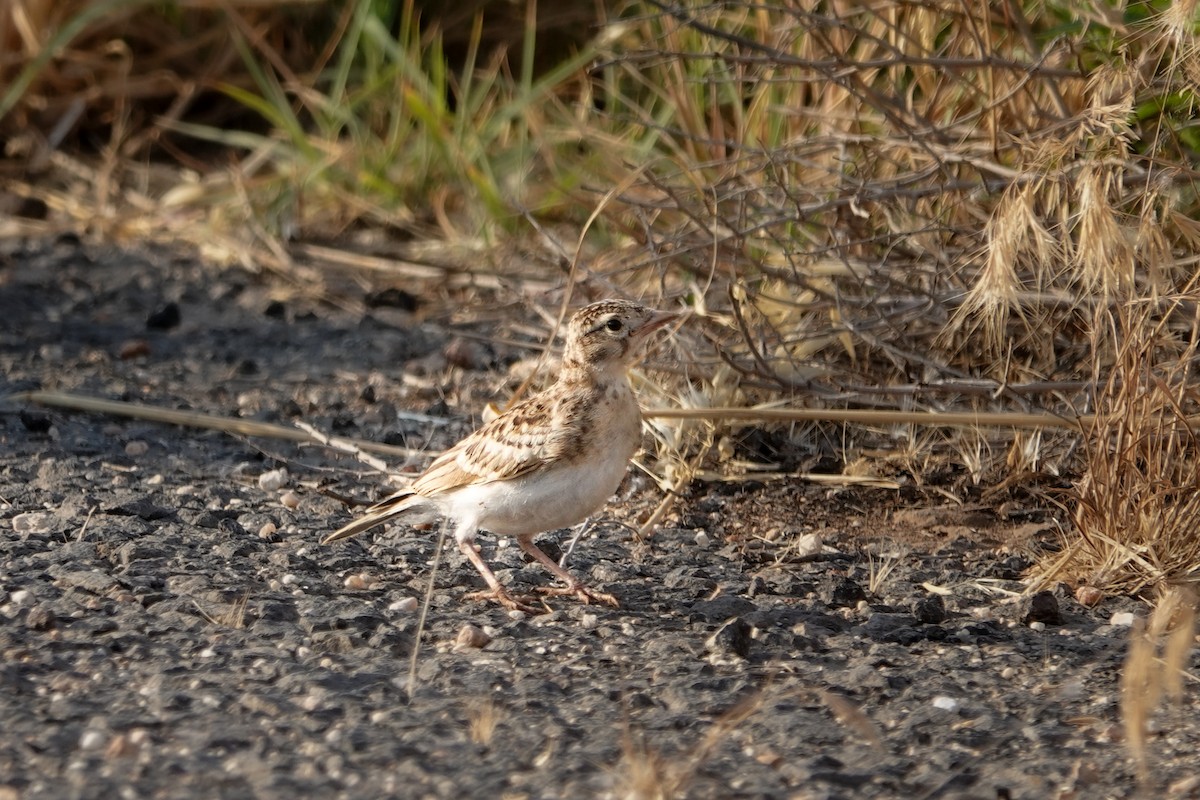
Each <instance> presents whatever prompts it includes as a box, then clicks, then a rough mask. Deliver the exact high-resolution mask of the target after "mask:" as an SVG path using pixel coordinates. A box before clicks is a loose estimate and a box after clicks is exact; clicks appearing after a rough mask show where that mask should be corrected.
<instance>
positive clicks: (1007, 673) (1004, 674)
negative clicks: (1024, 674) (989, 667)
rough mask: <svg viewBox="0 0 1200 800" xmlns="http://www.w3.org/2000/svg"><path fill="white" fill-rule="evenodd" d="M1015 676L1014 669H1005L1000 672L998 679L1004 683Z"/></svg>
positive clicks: (1015, 671)
mask: <svg viewBox="0 0 1200 800" xmlns="http://www.w3.org/2000/svg"><path fill="white" fill-rule="evenodd" d="M1016 674H1017V670H1016V668H1015V667H1005V668H1004V669H1002V670H1000V677H1001V678H1003V679H1004V680H1006V681H1007V680H1012V678H1013V677H1014V676H1015V675H1016Z"/></svg>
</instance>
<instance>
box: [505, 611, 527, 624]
mask: <svg viewBox="0 0 1200 800" xmlns="http://www.w3.org/2000/svg"><path fill="white" fill-rule="evenodd" d="M528 616H529V615H528V614H526V613H525V612H524V611H522V610H521V609H519V608H511V609H509V611H508V618H509V619H511V620H512V621H514V622H520V621H521V620H523V619H525V618H526V617H528Z"/></svg>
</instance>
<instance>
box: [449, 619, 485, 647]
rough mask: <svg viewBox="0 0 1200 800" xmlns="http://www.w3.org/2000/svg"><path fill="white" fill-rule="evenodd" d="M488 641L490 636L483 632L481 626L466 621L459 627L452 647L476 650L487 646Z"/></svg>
mask: <svg viewBox="0 0 1200 800" xmlns="http://www.w3.org/2000/svg"><path fill="white" fill-rule="evenodd" d="M490 641H492V637H490V636H488V635H487V634H486V633H484V632H483V629H482V628H480V627H479V626H477V625H472V624H471V623H469V622H468V623H466V624H465V625H463V626H462V628H460V629H459V631H458V637H457V638H456V639H455V640H454V649H455V650H478V649H480V648H482V647H487V645H488V642H490Z"/></svg>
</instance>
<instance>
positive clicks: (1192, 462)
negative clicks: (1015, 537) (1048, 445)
mask: <svg viewBox="0 0 1200 800" xmlns="http://www.w3.org/2000/svg"><path fill="white" fill-rule="evenodd" d="M1187 300H1188V302H1187V304H1184V303H1183V302H1182V301H1181V300H1180V299H1177V300H1176V301H1174V302H1172V303H1165V304H1164V305H1165V306H1166V311H1165V313H1160V312H1159V310H1158V309H1157V308H1155V307H1152V306H1150V305H1149V304H1142V305H1140V306H1137V307H1132V308H1131V307H1128V306H1127V307H1125V308H1124V309H1122V310H1121V311H1120V312H1119V313H1118V315H1117V316H1116V318H1115V320H1114V330H1113V333H1112V335H1111V338H1112V340H1114V341H1117V342H1119V344H1118V345H1117V348H1118V349H1117V352H1116V353H1115V354H1114V356H1113V359H1112V364H1111V368H1110V370H1109V371H1108V378H1107V380H1106V381H1105V382H1104V383H1103V385H1102V386H1101V387H1100V388H1099V389H1098V396H1097V398H1096V415H1095V417H1094V423H1093V425H1092V427H1091V430H1090V431H1088V433H1087V435H1086V437H1085V441H1084V446H1083V449H1084V465H1085V468H1084V474H1083V476H1082V477H1081V478H1080V479H1079V481H1078V482H1077V484H1076V486H1075V489H1074V493H1073V494H1074V500H1075V502H1074V507H1073V512H1072V521H1073V523H1074V534H1075V535H1076V536H1075V537H1074V538H1072V540H1071V541H1070V542H1069V543H1068V545H1067V547H1066V549H1065V550H1064V552H1063V553H1062V554H1061V555H1059V556H1057V557H1056V558H1055V559H1054V561H1053V563H1050V564H1048V565H1047V566H1046V568H1045V570H1044V574H1043V576H1042V577H1043V579H1044V580H1053V579H1057V578H1065V579H1067V580H1071V581H1073V582H1077V583H1082V584H1087V585H1089V586H1092V587H1096V588H1099V589H1102V590H1106V591H1116V592H1129V593H1138V592H1143V591H1146V590H1148V589H1159V588H1163V587H1166V586H1170V585H1174V584H1178V583H1181V582H1184V583H1192V582H1196V581H1197V580H1200V538H1198V537H1197V536H1196V531H1197V530H1198V529H1200V491H1198V490H1200V447H1198V445H1200V442H1198V441H1197V437H1196V432H1195V430H1194V429H1193V427H1192V423H1193V420H1194V417H1195V414H1196V412H1197V410H1198V407H1200V396H1198V395H1197V391H1196V382H1195V376H1194V369H1195V363H1196V355H1197V347H1198V345H1200V329H1198V327H1197V324H1196V323H1197V320H1196V317H1195V315H1196V314H1197V311H1196V310H1195V309H1196V305H1195V299H1194V298H1192V297H1189V298H1187Z"/></svg>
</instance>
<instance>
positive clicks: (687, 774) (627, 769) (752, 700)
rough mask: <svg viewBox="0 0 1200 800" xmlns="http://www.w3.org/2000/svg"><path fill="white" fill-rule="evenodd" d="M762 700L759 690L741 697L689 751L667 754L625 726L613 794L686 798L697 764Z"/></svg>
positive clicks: (655, 799)
mask: <svg viewBox="0 0 1200 800" xmlns="http://www.w3.org/2000/svg"><path fill="white" fill-rule="evenodd" d="M762 703H763V696H762V694H761V693H756V694H754V695H753V696H751V697H749V698H747V699H744V700H742V701H741V702H739V703H737V704H736V705H734V706H733V707H732V708H731V709H729V710H728V711H726V712H725V713H724V714H722V715H721V716H720V717H719V718H718V719H717V720H715V721H714V722H713V724H712V725H711V726H709V729H708V731H707V732H706V733H705V735H704V738H703V739H701V740H700V742H698V743H697V744H696V745H695V746H694V747H692V749H691V750H689V751H687V752H685V753H682V754H680V755H678V756H675V757H667V756H664V755H663V754H662V753H660V752H659V751H658V750H656V749H655V748H653V747H652V746H650V745H649V744H647V743H646V741H645V739H644V738H643V737H642V736H641V735H640V734H637V733H635V732H634V731H633V730H632V729H629V728H627V729H626V731H625V734H624V736H623V738H622V741H621V760H620V762H619V763H618V764H617V766H616V767H615V768H614V770H613V771H614V772H615V774H616V778H617V784H616V787H615V794H614V796H615V797H617V798H618V799H619V800H673V798H679V797H686V796H687V789H688V786H689V784H690V783H691V781H692V779H693V778H694V776H695V775H696V772H697V770H698V769H699V768H700V766H701V765H702V764H703V763H704V762H705V761H707V760H708V759H709V758H710V757H711V756H712V754H713V752H714V751H715V750H716V748H717V747H718V746H719V745H720V744H721V743H722V742H724V741H725V740H726V739H727V738H728V737H729V735H730V734H731V733H732V732H733V731H734V730H735V729H736V728H737V727H738V726H739V725H741V724H742V722H744V721H745V720H746V719H747V718H749V717H750V716H751V715H753V714H754V713H756V712H757V711H758V710H759V709H760V708H761V707H762Z"/></svg>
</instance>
